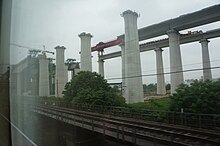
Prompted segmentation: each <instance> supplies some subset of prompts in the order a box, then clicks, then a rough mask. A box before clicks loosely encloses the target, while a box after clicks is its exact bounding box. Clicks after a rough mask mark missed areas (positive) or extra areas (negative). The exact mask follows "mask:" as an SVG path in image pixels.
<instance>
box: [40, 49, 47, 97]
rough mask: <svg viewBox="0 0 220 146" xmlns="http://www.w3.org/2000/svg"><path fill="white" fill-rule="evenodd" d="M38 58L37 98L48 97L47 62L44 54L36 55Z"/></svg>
mask: <svg viewBox="0 0 220 146" xmlns="http://www.w3.org/2000/svg"><path fill="white" fill-rule="evenodd" d="M38 58H39V96H41V97H42V96H49V69H48V65H49V60H48V59H47V58H46V54H45V53H44V54H42V55H38Z"/></svg>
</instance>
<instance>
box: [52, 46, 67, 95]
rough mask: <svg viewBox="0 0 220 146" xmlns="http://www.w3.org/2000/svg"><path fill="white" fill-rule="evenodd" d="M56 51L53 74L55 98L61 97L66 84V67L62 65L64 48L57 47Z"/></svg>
mask: <svg viewBox="0 0 220 146" xmlns="http://www.w3.org/2000/svg"><path fill="white" fill-rule="evenodd" d="M55 49H56V74H55V96H56V97H63V94H62V92H63V90H64V87H65V85H66V83H67V67H66V66H65V64H64V50H65V49H66V48H65V47H64V46H57V47H55Z"/></svg>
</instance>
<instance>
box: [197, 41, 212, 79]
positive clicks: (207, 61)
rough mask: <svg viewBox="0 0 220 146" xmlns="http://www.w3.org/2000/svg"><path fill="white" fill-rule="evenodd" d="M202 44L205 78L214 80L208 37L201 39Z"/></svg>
mask: <svg viewBox="0 0 220 146" xmlns="http://www.w3.org/2000/svg"><path fill="white" fill-rule="evenodd" d="M200 43H201V46H202V65H203V80H204V81H205V80H212V73H211V65H210V59H209V49H208V43H209V41H208V40H207V39H202V40H200Z"/></svg>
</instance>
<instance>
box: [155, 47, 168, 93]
mask: <svg viewBox="0 0 220 146" xmlns="http://www.w3.org/2000/svg"><path fill="white" fill-rule="evenodd" d="M154 51H155V52H156V68H157V94H158V95H165V94H166V86H165V80H164V70H163V58H162V51H163V50H162V49H161V48H156V49H155V50H154Z"/></svg>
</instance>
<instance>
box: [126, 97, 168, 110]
mask: <svg viewBox="0 0 220 146" xmlns="http://www.w3.org/2000/svg"><path fill="white" fill-rule="evenodd" d="M169 106H170V98H169V97H164V98H160V99H150V100H149V101H146V102H140V103H132V104H128V107H133V108H143V109H151V110H169Z"/></svg>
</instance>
